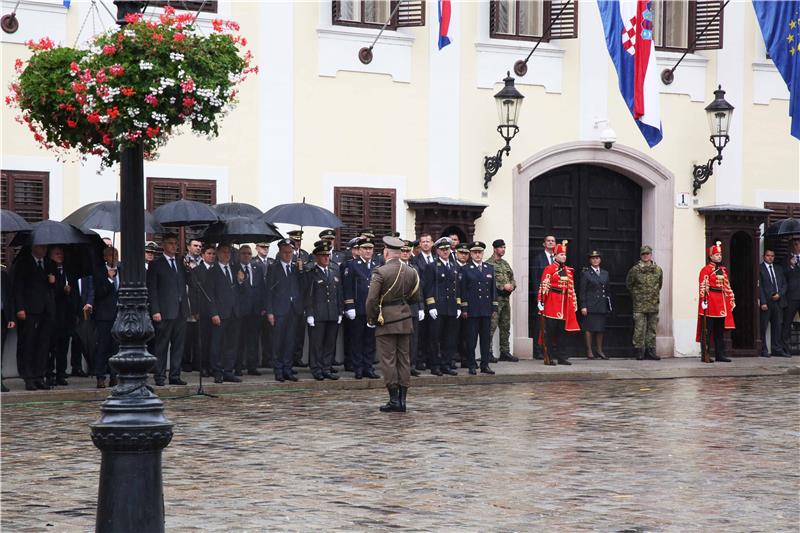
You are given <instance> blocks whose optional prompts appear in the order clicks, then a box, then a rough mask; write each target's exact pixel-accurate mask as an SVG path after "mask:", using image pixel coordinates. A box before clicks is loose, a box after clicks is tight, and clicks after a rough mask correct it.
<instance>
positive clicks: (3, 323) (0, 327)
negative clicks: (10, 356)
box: [0, 310, 8, 377]
mask: <svg viewBox="0 0 800 533" xmlns="http://www.w3.org/2000/svg"><path fill="white" fill-rule="evenodd" d="M6 337H8V319H7V318H6V312H5V310H4V311H0V377H2V369H3V359H2V356H3V353H5V351H6Z"/></svg>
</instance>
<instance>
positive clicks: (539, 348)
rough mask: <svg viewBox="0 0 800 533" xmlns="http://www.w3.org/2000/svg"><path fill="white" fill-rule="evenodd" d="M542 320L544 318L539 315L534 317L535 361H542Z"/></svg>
mask: <svg viewBox="0 0 800 533" xmlns="http://www.w3.org/2000/svg"><path fill="white" fill-rule="evenodd" d="M541 319H542V316H541V315H540V314H539V313H535V314H534V316H533V358H534V359H541V358H542V345H541V344H539V331H540V328H541V325H540V324H539V321H540V320H541Z"/></svg>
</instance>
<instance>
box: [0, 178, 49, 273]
mask: <svg viewBox="0 0 800 533" xmlns="http://www.w3.org/2000/svg"><path fill="white" fill-rule="evenodd" d="M49 185H50V174H49V173H48V172H29V171H22V170H3V171H2V180H1V183H0V207H2V208H3V209H9V210H11V211H14V212H15V213H16V214H18V215H19V216H21V217H22V218H24V219H25V220H27V221H28V222H30V223H34V222H39V221H40V220H47V218H48V217H49V216H50V202H49V200H50V198H49ZM13 236H14V234H8V233H4V234H3V242H2V250H1V251H0V253H2V262H3V264H4V265H6V266H9V265H10V264H11V263H12V262H13V261H14V250H13V249H11V248H10V247H9V246H8V244H9V243H10V242H11V238H12V237H13Z"/></svg>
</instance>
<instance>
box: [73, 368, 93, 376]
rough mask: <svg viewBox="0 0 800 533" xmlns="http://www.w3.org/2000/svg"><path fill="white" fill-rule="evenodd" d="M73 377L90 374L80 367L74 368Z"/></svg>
mask: <svg viewBox="0 0 800 533" xmlns="http://www.w3.org/2000/svg"><path fill="white" fill-rule="evenodd" d="M72 377H73V378H88V377H89V374H87V373H86V372H84V371H83V370H81V369H80V368H79V369H77V370H73V371H72Z"/></svg>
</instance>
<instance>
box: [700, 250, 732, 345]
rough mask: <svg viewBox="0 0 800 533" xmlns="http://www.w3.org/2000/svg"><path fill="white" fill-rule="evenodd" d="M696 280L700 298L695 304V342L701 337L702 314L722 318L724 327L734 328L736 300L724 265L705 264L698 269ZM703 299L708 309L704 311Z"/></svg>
mask: <svg viewBox="0 0 800 533" xmlns="http://www.w3.org/2000/svg"><path fill="white" fill-rule="evenodd" d="M698 282H699V287H700V295H699V296H700V298H699V301H698V304H697V314H698V319H697V342H700V338H701V337H702V331H703V329H702V328H703V326H702V321H703V315H704V314H706V315H707V316H708V317H709V318H724V319H725V329H736V325H735V324H734V323H733V308H734V307H736V301H735V300H734V297H733V290H732V289H731V284H730V281H729V280H728V271H727V270H726V269H725V267H724V266H722V265H719V266H717V265H716V264H714V263H709V264H707V265H706V266H704V267H703V268H702V269H701V270H700V278H699V280H698ZM703 301H707V302H708V309H706V310H705V311H703Z"/></svg>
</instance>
